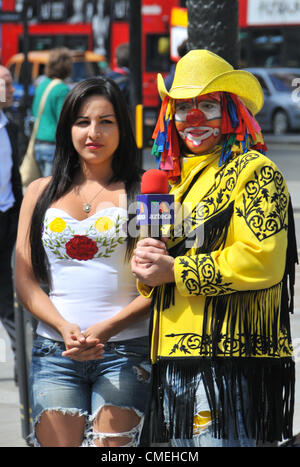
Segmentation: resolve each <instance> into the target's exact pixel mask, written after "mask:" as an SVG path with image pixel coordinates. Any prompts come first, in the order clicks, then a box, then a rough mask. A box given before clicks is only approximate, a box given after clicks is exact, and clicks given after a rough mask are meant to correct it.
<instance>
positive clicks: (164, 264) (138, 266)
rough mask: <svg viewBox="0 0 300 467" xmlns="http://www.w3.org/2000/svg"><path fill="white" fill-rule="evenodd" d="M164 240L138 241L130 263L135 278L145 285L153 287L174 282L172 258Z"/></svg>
mask: <svg viewBox="0 0 300 467" xmlns="http://www.w3.org/2000/svg"><path fill="white" fill-rule="evenodd" d="M166 240H167V239H166V238H162V240H157V239H155V238H143V239H142V240H139V241H138V243H137V245H136V249H135V251H134V255H133V258H132V261H131V270H132V272H133V274H134V275H135V277H136V278H137V279H138V280H139V281H140V282H142V283H143V284H145V285H148V286H151V287H155V286H157V285H161V284H165V283H167V282H174V281H175V278H174V258H172V256H169V254H168V251H167V249H166Z"/></svg>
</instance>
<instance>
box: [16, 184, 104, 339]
mask: <svg viewBox="0 0 300 467" xmlns="http://www.w3.org/2000/svg"><path fill="white" fill-rule="evenodd" d="M48 182H49V179H48V178H47V179H38V180H35V181H34V182H33V183H31V184H30V185H29V186H28V188H27V190H26V194H25V196H24V200H23V203H22V206H21V210H20V216H19V225H18V235H17V242H16V263H15V280H16V291H17V296H18V299H19V300H20V302H21V303H22V304H23V306H24V307H25V308H26V309H27V310H28V311H29V312H30V313H32V314H33V315H34V316H35V317H36V318H37V319H38V320H40V321H43V322H44V323H46V324H48V325H50V326H51V327H53V328H54V329H56V330H57V331H58V332H59V333H60V334H61V335H62V337H63V339H64V341H65V344H66V347H67V348H68V347H69V346H73V345H79V346H80V345H83V344H86V339H85V338H84V336H83V335H82V334H81V333H80V328H79V327H78V326H77V325H76V324H74V323H69V322H68V321H66V320H65V319H64V318H63V317H62V316H61V314H60V313H59V312H58V310H57V309H56V308H55V307H54V305H53V304H52V302H51V300H50V299H49V297H48V295H47V294H46V293H45V292H44V291H43V289H42V288H41V287H40V284H39V282H38V280H37V279H36V277H35V275H34V272H33V268H32V264H31V248H30V239H29V236H30V226H31V218H32V213H33V210H34V207H35V205H36V202H37V200H38V198H39V196H40V194H41V193H42V191H43V190H44V188H45V187H46V185H47V183H48ZM95 343H97V344H98V343H99V341H98V340H97V341H96V340H94V344H95ZM89 344H90V345H91V342H90V343H89Z"/></svg>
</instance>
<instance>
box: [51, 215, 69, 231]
mask: <svg viewBox="0 0 300 467" xmlns="http://www.w3.org/2000/svg"><path fill="white" fill-rule="evenodd" d="M66 226H67V224H66V222H65V221H64V220H63V219H61V218H60V217H56V218H55V219H53V221H52V222H50V224H49V228H50V230H52V232H57V233H59V232H62V231H63V230H65V228H66Z"/></svg>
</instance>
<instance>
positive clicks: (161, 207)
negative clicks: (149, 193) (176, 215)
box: [137, 201, 172, 223]
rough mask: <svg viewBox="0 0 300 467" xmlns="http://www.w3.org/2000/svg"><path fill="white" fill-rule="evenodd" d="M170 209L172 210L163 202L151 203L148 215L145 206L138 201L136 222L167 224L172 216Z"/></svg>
mask: <svg viewBox="0 0 300 467" xmlns="http://www.w3.org/2000/svg"><path fill="white" fill-rule="evenodd" d="M170 209H172V207H171V208H170V206H169V204H168V203H166V202H165V201H161V202H159V201H151V203H150V212H149V213H148V207H147V205H146V204H145V203H143V202H141V201H140V202H138V214H137V220H138V221H141V220H146V219H149V220H150V221H155V220H161V221H163V222H166V223H168V222H171V221H172V214H171V210H170Z"/></svg>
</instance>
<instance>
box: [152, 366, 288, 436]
mask: <svg viewBox="0 0 300 467" xmlns="http://www.w3.org/2000/svg"><path fill="white" fill-rule="evenodd" d="M200 380H202V381H203V384H204V387H205V391H206V394H207V397H208V402H209V406H210V411H211V415H212V431H213V436H214V437H216V438H223V439H228V437H229V436H233V437H234V438H238V436H239V421H238V417H237V408H240V410H241V415H242V420H243V422H242V423H243V427H244V429H245V431H246V434H247V436H248V437H249V438H251V439H256V440H257V441H262V442H267V441H268V442H274V441H281V440H282V439H287V438H290V437H291V436H292V435H293V427H292V421H293V408H294V387H295V373H294V362H293V361H292V359H291V358H285V359H277V360H275V359H272V358H256V359H253V358H246V359H245V358H219V359H214V360H211V359H197V358H196V359H195V358H182V359H177V360H170V359H160V360H159V361H158V363H156V364H155V365H154V368H153V388H154V390H155V393H154V400H153V406H152V415H153V440H152V441H153V442H167V441H169V440H170V439H172V438H182V439H190V438H192V437H193V418H194V415H195V414H196V408H195V406H194V404H195V395H196V391H197V387H198V383H199V381H200ZM173 388H176V390H175V391H173ZM166 401H168V402H167V403H166ZM163 407H164V410H163ZM165 416H166V418H165ZM167 420H169V421H167ZM232 426H233V433H232ZM230 427H231V428H230Z"/></svg>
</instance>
